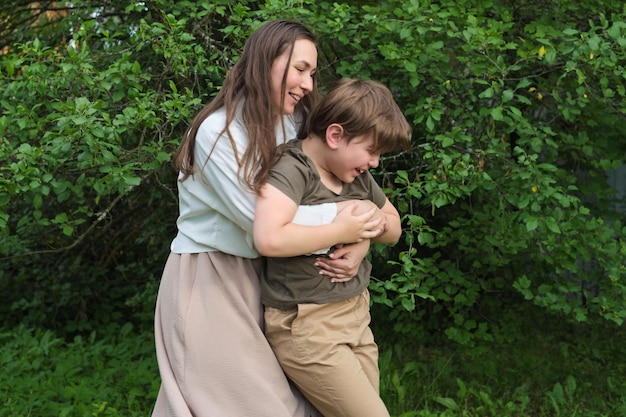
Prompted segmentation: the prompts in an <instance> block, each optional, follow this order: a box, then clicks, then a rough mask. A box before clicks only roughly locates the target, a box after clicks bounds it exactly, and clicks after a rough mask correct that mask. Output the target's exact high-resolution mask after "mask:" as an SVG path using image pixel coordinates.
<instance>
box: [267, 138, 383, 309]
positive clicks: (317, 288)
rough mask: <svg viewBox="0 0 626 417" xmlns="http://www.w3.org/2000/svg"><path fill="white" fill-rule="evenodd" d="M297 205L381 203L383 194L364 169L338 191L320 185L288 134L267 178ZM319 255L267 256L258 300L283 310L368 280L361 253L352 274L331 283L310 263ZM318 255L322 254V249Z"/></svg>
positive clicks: (350, 291)
mask: <svg viewBox="0 0 626 417" xmlns="http://www.w3.org/2000/svg"><path fill="white" fill-rule="evenodd" d="M267 182H268V183H269V184H271V185H273V186H274V187H276V188H277V189H279V190H280V191H281V192H283V193H284V194H285V195H286V196H288V197H289V198H291V199H292V200H293V201H294V202H295V203H296V205H312V204H320V203H332V202H340V201H345V200H371V201H373V202H374V204H376V205H377V206H378V207H379V208H382V207H383V206H384V205H385V203H386V201H387V198H386V196H385V194H384V192H383V191H382V190H381V188H380V187H379V186H378V184H376V181H374V178H373V177H372V175H371V174H370V173H369V172H367V171H366V172H364V173H363V174H361V175H360V176H358V177H357V178H355V180H354V182H352V183H345V184H344V185H343V189H342V191H341V194H336V193H334V192H333V191H331V190H329V189H328V188H326V187H325V186H324V184H323V183H322V182H321V180H320V176H319V173H318V172H317V169H316V168H315V165H314V164H313V161H312V160H311V159H309V158H308V157H307V156H306V155H305V154H304V152H303V151H302V141H301V140H292V141H290V142H288V143H287V144H285V145H284V148H283V153H282V155H281V157H280V160H279V161H278V162H277V163H276V165H274V166H273V167H272V169H271V170H270V173H269V177H268V181H267ZM318 256H320V255H303V256H295V257H290V258H267V264H266V270H265V273H264V274H263V277H262V279H261V294H262V299H263V304H265V305H267V306H270V307H274V308H279V309H282V310H288V309H290V308H293V307H295V306H296V305H297V304H304V303H314V304H324V303H330V302H335V301H340V300H345V299H347V298H350V297H353V296H355V295H358V294H360V293H362V292H363V291H364V290H365V289H366V288H367V286H368V284H369V279H370V272H371V269H372V266H371V264H370V263H369V262H368V261H367V260H366V259H364V260H363V262H362V263H361V265H360V267H359V271H358V274H357V276H356V277H354V278H353V279H351V280H350V281H348V282H341V283H334V282H331V280H330V278H329V277H327V276H325V275H320V274H319V268H317V267H316V266H314V263H315V259H316V258H317V257H318ZM322 256H323V255H322Z"/></svg>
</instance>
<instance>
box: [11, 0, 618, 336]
mask: <svg viewBox="0 0 626 417" xmlns="http://www.w3.org/2000/svg"><path fill="white" fill-rule="evenodd" d="M474 3H476V2H459V1H451V0H440V1H424V2H418V1H416V0H412V1H408V2H407V1H403V2H399V1H391V2H384V3H377V2H369V1H368V2H351V1H348V2H342V3H332V2H327V1H321V2H317V1H312V0H302V1H297V2H296V1H288V2H286V3H285V2H284V1H275V0H269V1H266V2H255V1H242V2H238V3H235V4H234V3H232V2H226V1H223V2H219V1H218V2H210V4H209V3H207V2H200V3H198V4H195V3H194V2H188V1H185V2H168V1H165V0H157V1H153V2H147V3H145V2H139V3H133V4H131V5H129V4H128V3H127V2H121V1H111V2H107V5H106V6H101V5H100V3H97V4H96V3H94V2H91V1H90V0H82V1H76V2H72V4H71V5H70V6H68V9H67V10H65V11H57V12H56V14H55V13H49V14H35V13H33V12H32V10H31V9H29V8H26V7H17V8H16V9H14V10H12V11H11V12H10V14H6V13H9V12H6V11H3V12H2V13H5V14H6V15H3V18H4V20H3V21H6V22H7V26H6V27H7V28H13V29H12V31H9V32H7V34H6V35H5V36H4V37H3V38H1V39H0V41H5V42H6V43H4V44H3V45H2V46H3V47H5V49H4V52H3V54H2V55H0V86H1V88H0V106H1V107H2V113H1V115H0V152H1V153H2V156H3V158H2V162H1V163H0V187H2V191H3V192H2V193H1V194H0V236H2V238H1V240H0V258H1V259H2V262H3V269H2V271H0V291H1V294H2V295H1V296H0V301H2V303H0V312H1V313H2V317H3V321H4V323H5V324H7V325H11V324H12V323H17V322H23V323H27V324H31V325H33V326H47V327H49V326H56V327H59V328H64V329H65V330H66V331H69V332H76V331H81V332H86V333H88V332H89V331H90V330H92V329H94V328H97V326H99V325H102V324H103V323H109V322H125V321H127V320H134V321H137V322H141V324H140V326H144V325H145V326H150V325H151V323H150V321H149V320H148V317H149V316H150V315H151V311H152V306H153V303H154V291H155V290H156V285H157V283H158V277H159V276H160V273H161V268H162V265H163V262H164V260H165V258H166V256H167V251H168V245H169V242H170V241H171V239H172V237H173V235H174V233H175V229H174V227H175V225H174V219H175V217H176V192H175V173H174V172H173V170H172V169H171V167H170V166H169V164H170V159H171V154H172V152H173V150H174V149H175V147H176V144H177V143H178V140H179V138H180V136H181V135H182V133H183V132H184V130H185V127H186V125H187V123H188V122H189V120H190V119H191V118H192V117H193V115H194V114H195V112H196V111H197V110H198V109H199V107H200V106H201V105H202V103H204V102H206V101H207V100H208V99H209V98H210V97H211V96H212V95H213V94H214V93H215V92H216V91H217V89H218V88H219V85H220V83H221V80H222V79H223V77H224V74H225V73H226V71H227V69H228V67H229V65H230V64H231V63H232V62H233V61H234V60H236V59H237V56H238V54H239V51H240V48H241V45H242V43H243V41H244V40H245V39H246V37H247V36H248V34H249V33H250V31H251V30H253V29H254V28H255V27H256V26H258V25H259V24H260V23H262V22H263V21H265V20H268V19H271V18H276V17H288V18H294V19H298V20H301V21H303V22H304V23H306V24H308V25H309V26H310V27H312V28H314V29H315V30H316V32H317V33H318V35H319V37H320V39H321V40H322V43H321V45H320V74H321V76H322V84H323V87H324V88H326V87H327V86H328V85H329V84H330V82H332V81H333V80H334V79H336V78H338V77H342V76H360V77H364V78H375V79H378V80H380V81H382V82H384V83H385V84H387V85H389V86H390V88H391V89H392V91H393V92H394V95H395V96H396V99H397V101H398V103H399V104H400V105H401V107H402V108H404V109H405V110H406V115H407V117H408V118H409V119H410V121H411V122H412V123H413V125H414V127H415V130H414V131H415V141H414V147H413V150H412V151H411V152H407V153H403V154H399V155H392V156H389V157H387V158H385V159H384V160H383V161H382V163H381V167H380V169H379V170H378V171H377V175H378V176H379V179H380V181H381V183H382V184H384V185H385V186H386V187H387V188H388V189H389V195H390V196H391V198H392V199H393V201H394V203H395V204H396V205H397V206H398V207H399V209H400V211H401V213H402V215H403V224H404V232H405V240H404V241H403V243H402V244H400V245H398V246H397V247H395V248H391V249H389V248H377V250H376V251H375V252H374V253H373V255H372V256H373V260H374V263H375V271H376V273H377V275H378V276H379V278H382V280H381V281H380V282H375V283H373V284H372V290H373V293H374V297H373V299H374V301H375V302H376V303H378V304H381V305H384V306H388V307H391V308H392V311H391V312H390V314H391V315H392V316H393V317H395V318H396V322H395V323H394V325H395V329H396V331H397V332H399V333H400V334H402V335H404V336H405V337H409V336H410V337H413V338H416V337H419V336H421V335H424V334H431V335H432V334H433V333H436V332H437V331H438V330H439V329H443V330H444V331H445V333H446V335H447V336H448V337H449V338H451V339H453V340H456V341H458V342H461V343H466V344H472V343H475V342H476V341H477V340H492V339H493V338H494V337H496V338H503V339H510V338H515V337H518V336H519V335H517V334H515V332H512V331H511V330H510V329H512V328H515V321H516V313H517V312H518V311H519V309H520V306H523V305H524V304H526V303H533V304H535V305H537V306H541V307H542V308H544V309H545V310H546V311H548V312H554V313H559V314H564V315H566V316H567V317H569V318H571V319H572V320H577V321H579V322H586V321H588V322H591V323H597V322H601V321H604V320H606V321H609V322H611V323H614V324H615V325H621V324H622V323H623V320H624V317H626V302H625V294H626V291H625V290H626V288H625V286H624V282H625V281H624V278H625V271H626V268H625V266H624V265H625V262H624V259H625V253H626V243H625V234H626V229H625V228H624V225H623V223H622V221H621V219H622V217H623V213H622V216H621V217H620V216H619V215H618V214H617V213H615V212H614V211H613V210H612V208H613V207H615V206H614V205H613V202H614V201H613V200H614V193H613V192H612V190H611V189H610V187H609V186H608V184H607V182H606V172H607V171H608V170H610V169H613V168H615V167H617V166H618V164H619V163H620V162H621V161H623V160H624V153H625V145H624V142H623V140H622V141H620V139H621V135H622V134H623V131H624V129H625V128H626V122H625V120H624V115H625V114H626V105H625V104H624V97H625V95H626V91H625V75H624V74H626V71H624V58H625V57H624V54H625V53H626V52H625V51H626V48H624V46H625V44H626V24H625V23H624V20H625V19H624V17H625V16H624V10H623V7H621V5H620V4H619V3H611V4H605V3H607V2H602V1H599V0H585V1H583V2H577V3H572V4H567V5H562V8H555V7H553V4H552V2H549V1H539V2H537V1H533V2H521V3H520V2H512V1H511V2H508V1H484V2H480V4H474ZM18 18H19V19H21V20H20V21H22V22H23V21H29V20H28V19H32V21H31V23H32V25H15V24H14V23H15V21H16V20H15V19H18ZM37 19H44V21H41V20H37ZM44 39H46V41H45V42H44Z"/></svg>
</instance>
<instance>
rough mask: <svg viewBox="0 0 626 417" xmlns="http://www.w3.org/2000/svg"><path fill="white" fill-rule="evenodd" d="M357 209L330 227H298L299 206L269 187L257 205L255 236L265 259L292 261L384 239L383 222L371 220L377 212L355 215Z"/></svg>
mask: <svg viewBox="0 0 626 417" xmlns="http://www.w3.org/2000/svg"><path fill="white" fill-rule="evenodd" d="M356 207H357V206H356V205H353V206H352V207H347V208H345V209H344V210H342V211H341V212H340V213H339V214H338V215H337V217H336V218H335V220H334V221H333V222H332V223H330V224H326V225H319V226H303V225H298V224H295V223H293V218H294V215H295V213H296V208H297V206H296V203H295V202H294V201H293V200H292V199H291V198H289V197H288V196H287V195H285V194H284V193H283V192H282V191H280V190H279V189H278V188H276V187H274V186H272V185H270V184H266V185H265V186H264V187H263V188H262V190H261V193H260V195H259V197H258V198H257V202H256V210H255V217H254V233H253V237H254V244H255V247H256V248H257V250H258V251H259V253H261V254H262V255H265V256H273V257H289V256H298V255H303V254H306V253H311V252H315V251H317V250H318V249H321V248H325V247H329V246H333V245H335V244H338V243H352V242H360V241H362V240H367V239H371V238H374V237H376V236H378V235H380V234H381V231H382V229H381V228H380V223H381V221H380V219H377V218H375V219H373V220H370V218H371V217H372V215H373V214H374V212H375V210H374V209H371V210H368V211H364V212H362V213H361V214H359V215H355V214H353V211H354V210H356Z"/></svg>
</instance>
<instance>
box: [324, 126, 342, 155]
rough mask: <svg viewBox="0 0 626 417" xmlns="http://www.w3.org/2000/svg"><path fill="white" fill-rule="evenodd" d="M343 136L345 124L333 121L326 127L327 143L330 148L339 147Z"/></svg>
mask: <svg viewBox="0 0 626 417" xmlns="http://www.w3.org/2000/svg"><path fill="white" fill-rule="evenodd" d="M341 138H343V126H341V125H340V124H337V123H333V124H331V125H330V126H328V127H327V128H326V144H327V145H328V147H329V148H330V149H337V147H338V146H339V142H340V141H341Z"/></svg>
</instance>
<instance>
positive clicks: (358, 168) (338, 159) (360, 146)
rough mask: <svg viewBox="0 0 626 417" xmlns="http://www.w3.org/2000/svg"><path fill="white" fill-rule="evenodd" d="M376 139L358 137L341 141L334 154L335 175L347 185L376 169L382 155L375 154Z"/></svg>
mask: <svg viewBox="0 0 626 417" xmlns="http://www.w3.org/2000/svg"><path fill="white" fill-rule="evenodd" d="M373 147H374V138H373V137H372V136H371V135H368V136H357V137H355V138H352V140H351V141H350V142H348V141H347V140H346V139H345V138H342V139H341V140H340V141H339V144H338V146H337V149H335V151H334V152H333V153H334V155H333V167H332V172H333V174H334V175H335V176H336V177H337V178H339V179H340V180H341V181H343V182H345V183H351V182H353V181H354V179H355V178H356V177H358V176H359V175H361V174H362V173H364V172H365V171H367V170H369V169H370V168H376V167H377V166H378V162H379V159H380V153H378V152H373V151H372V149H373Z"/></svg>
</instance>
